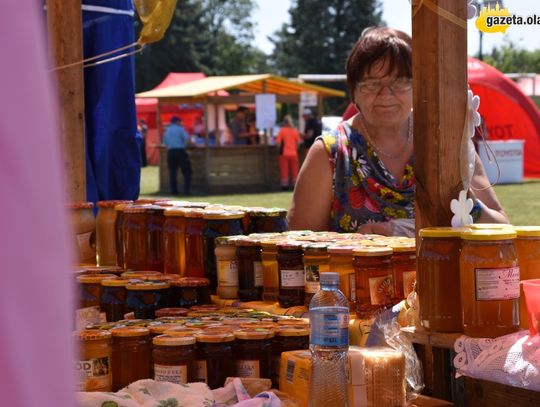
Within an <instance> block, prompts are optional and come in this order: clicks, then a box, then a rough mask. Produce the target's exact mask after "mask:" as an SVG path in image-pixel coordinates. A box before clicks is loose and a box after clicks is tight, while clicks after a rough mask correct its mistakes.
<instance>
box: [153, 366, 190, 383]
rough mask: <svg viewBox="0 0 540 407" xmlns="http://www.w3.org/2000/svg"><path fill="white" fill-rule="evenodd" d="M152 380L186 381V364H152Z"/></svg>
mask: <svg viewBox="0 0 540 407" xmlns="http://www.w3.org/2000/svg"><path fill="white" fill-rule="evenodd" d="M154 380H156V381H158V382H170V383H176V384H185V383H187V365H177V366H167V365H158V364H154Z"/></svg>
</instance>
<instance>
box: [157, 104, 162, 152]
mask: <svg viewBox="0 0 540 407" xmlns="http://www.w3.org/2000/svg"><path fill="white" fill-rule="evenodd" d="M156 128H157V139H158V144H159V145H162V144H163V123H161V99H159V98H158V100H157V105H156Z"/></svg>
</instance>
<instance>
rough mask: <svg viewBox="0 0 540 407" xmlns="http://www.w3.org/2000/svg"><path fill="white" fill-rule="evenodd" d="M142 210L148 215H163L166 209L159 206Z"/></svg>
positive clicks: (151, 206) (146, 207) (149, 206)
mask: <svg viewBox="0 0 540 407" xmlns="http://www.w3.org/2000/svg"><path fill="white" fill-rule="evenodd" d="M144 210H145V211H146V212H148V213H150V214H163V213H165V211H166V210H167V209H166V208H164V207H163V206H159V205H148V206H145V207H144Z"/></svg>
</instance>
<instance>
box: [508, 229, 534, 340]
mask: <svg viewBox="0 0 540 407" xmlns="http://www.w3.org/2000/svg"><path fill="white" fill-rule="evenodd" d="M514 229H515V231H516V233H517V238H516V240H515V242H514V244H515V246H516V253H517V257H518V264H519V275H520V279H521V280H522V281H523V280H530V279H533V278H540V226H516V227H515V228H514ZM519 321H520V326H521V328H522V329H529V316H528V314H527V304H525V294H524V293H523V287H521V288H520V296H519Z"/></svg>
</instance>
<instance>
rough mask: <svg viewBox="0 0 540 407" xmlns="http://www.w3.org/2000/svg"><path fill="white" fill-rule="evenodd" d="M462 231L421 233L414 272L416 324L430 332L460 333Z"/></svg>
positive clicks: (436, 229) (443, 229) (440, 229)
mask: <svg viewBox="0 0 540 407" xmlns="http://www.w3.org/2000/svg"><path fill="white" fill-rule="evenodd" d="M463 230H464V229H463V228H451V227H429V228H424V229H421V230H420V232H419V236H420V247H419V248H418V261H417V272H416V292H417V294H418V302H419V306H420V309H419V313H420V324H421V325H422V326H423V327H424V328H425V329H427V330H430V331H433V332H462V330H463V322H462V317H461V312H462V309H461V287H460V273H459V267H460V266H459V256H460V252H461V232H463Z"/></svg>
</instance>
